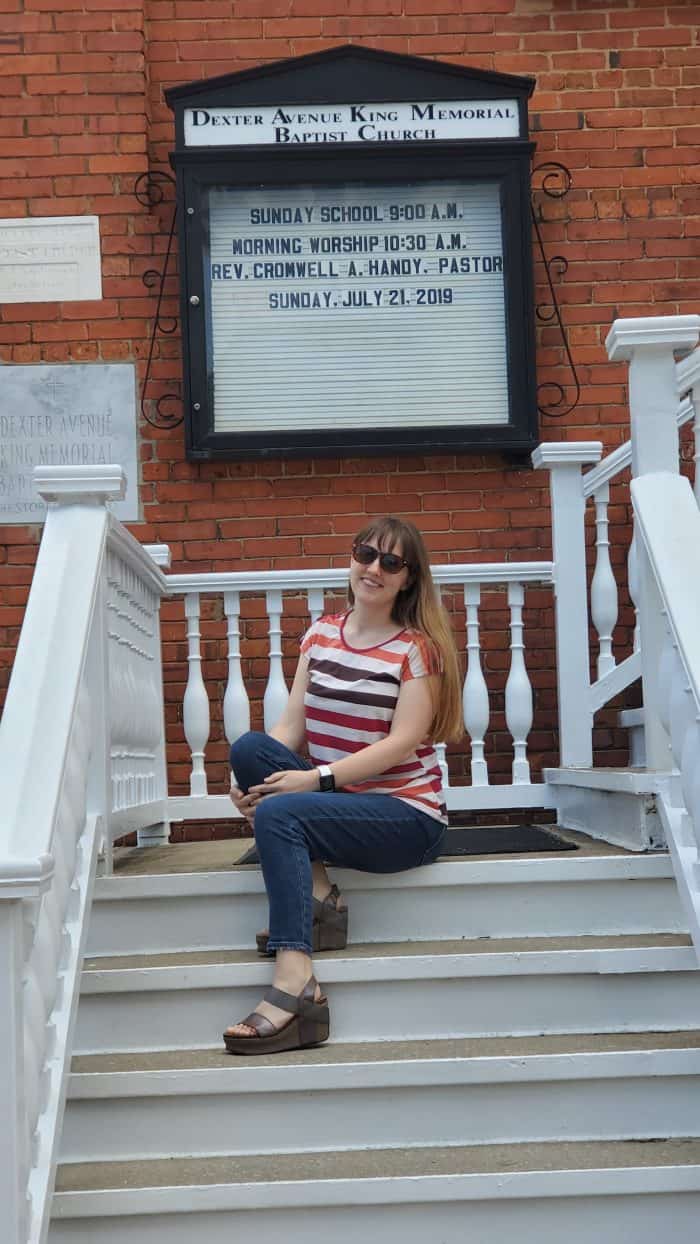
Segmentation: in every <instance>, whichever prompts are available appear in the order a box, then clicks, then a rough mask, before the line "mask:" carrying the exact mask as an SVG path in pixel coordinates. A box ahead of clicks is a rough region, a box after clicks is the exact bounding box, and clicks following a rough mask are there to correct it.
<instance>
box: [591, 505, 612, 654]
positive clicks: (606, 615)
mask: <svg viewBox="0 0 700 1244" xmlns="http://www.w3.org/2000/svg"><path fill="white" fill-rule="evenodd" d="M593 499H594V501H595V527H596V539H595V544H596V563H595V571H594V574H593V582H592V583H591V617H592V618H593V625H594V626H595V629H596V631H597V632H598V638H599V641H600V646H599V650H598V677H599V678H602V677H603V675H604V674H607V673H609V671H610V670H612V669H614V668H615V658H614V656H613V651H612V634H613V631H614V629H615V624H616V622H617V583H616V582H615V576H614V574H613V572H612V566H611V565H610V541H609V539H608V504H609V501H610V485H609V484H603V485H601V487H600V488H598V489H596V491H595V493H594V494H593Z"/></svg>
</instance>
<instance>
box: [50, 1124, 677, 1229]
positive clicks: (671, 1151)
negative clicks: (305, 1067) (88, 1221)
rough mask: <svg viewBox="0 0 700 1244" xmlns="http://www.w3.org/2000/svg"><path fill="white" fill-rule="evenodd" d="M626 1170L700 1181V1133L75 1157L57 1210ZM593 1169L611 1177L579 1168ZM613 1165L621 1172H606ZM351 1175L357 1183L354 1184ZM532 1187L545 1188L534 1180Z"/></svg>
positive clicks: (262, 1202) (606, 1185)
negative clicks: (284, 1151) (109, 1158)
mask: <svg viewBox="0 0 700 1244" xmlns="http://www.w3.org/2000/svg"><path fill="white" fill-rule="evenodd" d="M625 1171H627V1172H629V1174H630V1175H634V1176H635V1178H634V1179H633V1180H632V1181H630V1182H631V1184H632V1185H633V1186H634V1187H635V1189H636V1190H637V1191H639V1190H641V1188H642V1186H643V1187H644V1188H645V1189H646V1190H648V1191H650V1190H653V1188H654V1185H655V1184H656V1185H658V1186H660V1187H665V1186H668V1187H675V1188H678V1189H680V1188H685V1189H689V1188H692V1189H698V1188H700V1140H698V1139H689V1140H688V1139H676V1140H664V1139H659V1140H649V1141H604V1142H601V1141H573V1142H561V1141H558V1142H556V1143H551V1142H538V1143H534V1144H515V1145H456V1146H448V1147H440V1146H430V1147H427V1148H408V1149H367V1150H353V1151H342V1152H335V1153H294V1154H274V1155H270V1154H265V1155H260V1156H257V1155H256V1156H248V1157H238V1156H227V1157H209V1158H198V1159H186V1158H167V1159H153V1160H150V1161H144V1160H139V1161H135V1162H93V1163H68V1164H64V1165H62V1166H60V1167H59V1168H58V1173H57V1177H56V1194H55V1196H54V1216H56V1217H59V1218H60V1217H72V1216H81V1215H83V1214H84V1215H94V1214H98V1213H100V1212H105V1213H108V1214H109V1213H128V1212H129V1210H130V1207H131V1205H133V1206H134V1207H136V1206H137V1205H138V1212H140V1213H149V1212H152V1213H160V1212H162V1210H163V1209H164V1208H167V1210H168V1211H169V1212H171V1213H175V1212H183V1211H184V1212H187V1211H194V1210H196V1209H203V1208H210V1209H213V1208H224V1207H225V1206H229V1207H234V1206H235V1207H237V1208H244V1207H245V1208H254V1207H256V1206H265V1207H267V1208H272V1207H273V1206H275V1205H277V1206H281V1205H290V1206H292V1205H296V1206H300V1205H302V1204H306V1205H319V1204H324V1203H328V1204H333V1203H338V1200H339V1198H340V1197H342V1198H343V1199H344V1200H345V1203H347V1198H348V1197H349V1196H350V1197H352V1200H353V1202H354V1203H361V1202H365V1203H366V1202H367V1201H368V1200H370V1201H371V1200H374V1201H375V1202H376V1201H379V1200H382V1201H386V1200H392V1201H403V1200H408V1199H413V1200H420V1199H423V1196H424V1195H426V1194H427V1196H428V1198H429V1199H440V1200H442V1199H444V1197H445V1193H446V1192H449V1190H448V1189H447V1188H446V1187H445V1186H444V1183H445V1177H455V1176H456V1177H462V1179H460V1180H459V1184H460V1185H461V1187H460V1188H455V1186H454V1184H453V1185H452V1191H453V1195H454V1193H455V1192H457V1193H461V1195H462V1196H464V1195H466V1196H469V1189H468V1186H465V1182H464V1177H467V1179H468V1180H469V1179H471V1180H475V1181H476V1182H475V1187H474V1188H473V1190H472V1191H473V1194H476V1195H481V1196H483V1195H489V1193H488V1192H487V1191H486V1188H487V1187H488V1184H492V1185H496V1186H492V1187H491V1190H490V1195H495V1194H496V1191H498V1195H499V1196H501V1197H502V1196H504V1195H505V1196H514V1195H515V1196H518V1195H519V1196H522V1195H524V1194H525V1195H527V1193H524V1191H523V1187H522V1183H523V1179H522V1177H526V1176H528V1175H532V1176H537V1175H543V1174H545V1173H546V1174H547V1175H549V1176H551V1175H553V1174H554V1175H558V1176H563V1177H564V1178H563V1179H561V1181H560V1182H561V1189H560V1193H561V1192H562V1191H563V1189H565V1188H568V1189H572V1188H576V1187H577V1186H578V1187H580V1186H581V1184H582V1183H583V1186H585V1184H586V1182H588V1183H589V1186H590V1190H591V1191H595V1190H600V1191H604V1190H607V1191H608V1192H609V1191H612V1190H613V1189H615V1190H624V1185H625V1180H624V1178H620V1172H625ZM640 1171H643V1179H640V1178H639V1172H640ZM583 1172H588V1173H589V1174H591V1175H598V1176H599V1177H600V1176H603V1178H602V1179H601V1178H598V1179H597V1180H589V1181H585V1180H584V1181H581V1180H580V1179H576V1178H575V1176H577V1175H580V1174H581V1173H583ZM606 1174H607V1175H608V1176H613V1177H614V1178H613V1179H610V1178H608V1179H605V1178H604V1176H605V1175H606ZM518 1175H519V1176H521V1180H519V1181H518V1180H517V1176H518ZM504 1176H508V1178H507V1180H504V1178H503V1177H504ZM566 1176H569V1177H570V1178H566ZM664 1176H665V1177H664ZM571 1177H573V1178H571ZM348 1181H353V1183H354V1185H355V1186H354V1187H353V1190H352V1192H350V1191H349V1190H348V1187H347V1184H348ZM525 1182H534V1187H535V1188H536V1186H537V1183H538V1182H539V1183H544V1186H546V1187H549V1188H550V1189H551V1188H552V1187H553V1184H552V1180H551V1178H549V1179H547V1180H546V1181H538V1180H535V1181H527V1180H525ZM518 1184H520V1187H518ZM339 1185H343V1187H342V1188H340V1187H339ZM178 1190H180V1191H179V1193H178ZM197 1191H199V1192H200V1195H199V1196H198V1195H196V1193H197ZM207 1192H209V1193H210V1195H209V1196H207V1195H206V1193H207ZM202 1193H204V1195H201V1194H202ZM532 1194H534V1195H537V1193H536V1192H535V1191H534V1188H533V1193H532ZM550 1195H552V1192H550ZM449 1199H453V1198H452V1197H449Z"/></svg>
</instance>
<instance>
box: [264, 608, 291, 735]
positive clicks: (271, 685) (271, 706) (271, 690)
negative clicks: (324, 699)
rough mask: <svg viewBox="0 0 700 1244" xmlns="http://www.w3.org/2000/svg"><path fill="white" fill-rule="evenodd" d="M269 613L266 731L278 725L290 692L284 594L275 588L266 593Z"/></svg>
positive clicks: (265, 708) (265, 707)
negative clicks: (286, 674) (285, 655)
mask: <svg viewBox="0 0 700 1244" xmlns="http://www.w3.org/2000/svg"><path fill="white" fill-rule="evenodd" d="M265 600H266V603H267V612H268V617H269V619H270V673H269V677H268V680H267V687H266V688H265V697H264V699H263V713H264V718H265V729H266V730H271V729H272V727H273V726H274V725H276V724H277V722H278V721H279V719H280V717H281V716H282V713H283V712H284V710H285V708H286V707H287V701H288V699H289V691H288V690H287V684H286V682H285V681H284V670H283V669H282V627H281V620H282V592H281V590H280V589H279V588H275V589H273V590H272V591H270V592H266V593H265Z"/></svg>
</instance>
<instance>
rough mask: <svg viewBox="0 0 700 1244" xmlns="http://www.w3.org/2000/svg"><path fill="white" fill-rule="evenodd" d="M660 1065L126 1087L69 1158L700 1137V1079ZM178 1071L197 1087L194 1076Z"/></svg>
mask: <svg viewBox="0 0 700 1244" xmlns="http://www.w3.org/2000/svg"><path fill="white" fill-rule="evenodd" d="M633 1057H634V1056H633V1055H630V1056H629V1058H630V1060H632V1059H633ZM696 1061H697V1060H696ZM661 1066H662V1063H661V1062H659V1066H658V1068H657V1071H656V1074H654V1072H653V1071H649V1072H647V1075H648V1077H649V1078H647V1079H644V1078H643V1077H642V1076H640V1077H639V1078H629V1079H616V1080H611V1079H581V1080H573V1081H572V1080H568V1081H566V1080H554V1081H551V1080H550V1081H547V1080H544V1081H542V1080H539V1079H538V1080H535V1081H534V1082H533V1081H529V1082H526V1083H481V1084H464V1083H454V1082H452V1083H444V1084H430V1085H420V1084H406V1085H402V1086H397V1087H392V1086H386V1087H383V1088H361V1087H356V1086H355V1085H351V1084H350V1079H352V1078H355V1079H358V1080H359V1079H360V1078H361V1071H362V1069H361V1068H355V1069H352V1071H353V1076H352V1077H343V1080H345V1081H347V1084H346V1088H345V1089H342V1088H335V1089H328V1090H326V1091H320V1090H318V1089H316V1090H315V1091H314V1092H313V1093H310V1092H309V1090H308V1089H305V1090H301V1091H298V1092H296V1091H291V1092H284V1093H280V1092H275V1091H274V1090H273V1091H270V1092H252V1093H235V1092H227V1091H226V1088H225V1085H224V1084H223V1083H222V1088H221V1091H220V1092H219V1093H208V1094H199V1095H198V1094H196V1093H192V1095H177V1096H172V1097H166V1096H162V1097H161V1096H158V1097H142V1098H138V1097H133V1096H129V1092H130V1088H129V1085H128V1084H124V1085H123V1086H122V1092H123V1097H121V1098H108V1099H105V1098H101V1099H98V1100H77V1101H76V1100H72V1101H70V1102H69V1103H68V1107H67V1110H66V1116H65V1123H64V1128H63V1136H62V1142H61V1156H60V1161H62V1162H90V1161H110V1160H119V1159H124V1160H129V1159H133V1158H159V1157H170V1156H172V1155H174V1156H183V1157H203V1156H210V1155H217V1154H218V1155H222V1154H255V1153H271V1154H273V1153H275V1152H277V1153H283V1152H284V1153H290V1152H298V1151H300V1150H303V1149H314V1150H324V1149H329V1150H342V1149H353V1148H355V1149H364V1148H366V1147H367V1145H368V1143H369V1144H371V1145H372V1146H374V1147H380V1148H381V1147H385V1148H390V1147H395V1146H397V1147H401V1146H404V1145H406V1144H407V1143H410V1144H412V1145H464V1144H467V1145H472V1144H501V1143H503V1144H508V1143H513V1142H516V1141H532V1140H591V1139H610V1140H615V1139H647V1138H650V1137H656V1136H658V1134H659V1123H660V1120H663V1135H664V1137H679V1138H680V1137H689V1136H698V1135H700V1075H697V1074H696V1075H695V1076H691V1075H673V1076H668V1075H665V1076H664V1075H660V1074H659V1070H660V1068H661ZM346 1070H347V1069H346ZM179 1074H180V1075H181V1076H182V1077H183V1078H184V1077H187V1076H188V1074H189V1077H190V1085H191V1084H192V1073H187V1072H181V1073H179ZM418 1077H419V1072H418V1071H416V1073H415V1078H416V1079H418ZM445 1078H447V1077H445ZM183 1082H184V1080H183ZM132 1084H133V1081H132ZM348 1087H351V1088H352V1091H347V1088H348ZM131 1091H133V1088H132V1090H131ZM105 1119H108V1120H109V1127H108V1128H106V1127H105Z"/></svg>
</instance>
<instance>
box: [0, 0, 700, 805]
mask: <svg viewBox="0 0 700 1244" xmlns="http://www.w3.org/2000/svg"><path fill="white" fill-rule="evenodd" d="M0 31H1V33H0V40H1V42H0V96H1V101H0V216H2V217H22V216H25V215H30V216H43V215H45V216H49V215H69V214H81V213H94V214H97V215H99V217H100V229H101V237H102V254H103V292H104V297H103V300H102V301H101V302H94V303H47V304H31V305H26V306H24V305H17V304H15V305H10V306H5V307H4V308H2V309H1V310H0V360H1V361H2V362H3V363H32V362H64V361H66V362H67V361H90V360H98V359H99V360H102V361H113V360H119V361H122V360H133V361H136V363H137V365H138V368H139V372H140V374H141V375H143V370H144V366H145V363H144V360H145V355H146V353H147V349H148V340H149V333H150V328H151V323H152V317H153V314H154V309H155V298H154V294H153V292H152V291H149V290H148V289H147V288H146V287H145V286H144V284H143V282H142V276H143V274H144V272H145V271H146V270H147V269H149V268H152V267H154V266H158V263H159V262H162V255H163V251H164V247H165V244H166V235H167V228H168V226H169V219H170V212H171V206H170V204H169V203H165V204H163V205H161V207H160V208H157V209H155V210H153V211H149V210H148V209H147V208H145V207H141V206H139V204H138V203H137V202H136V200H135V198H134V195H133V185H134V181H135V178H136V177H137V176H138V174H139V173H141V172H143V171H145V170H146V169H147V168H149V167H151V168H167V167H168V164H167V159H168V152H169V151H170V149H171V147H172V145H173V133H172V114H171V113H170V110H169V109H168V108H167V107H166V106H165V104H164V102H163V90H164V88H166V87H168V86H170V85H174V84H176V83H182V82H187V81H190V80H193V79H197V78H201V77H207V76H214V75H216V74H221V73H224V72H228V71H232V70H237V69H244V68H248V67H251V66H253V65H256V64H259V63H261V62H263V61H266V60H274V59H277V58H280V57H287V56H294V55H299V54H303V53H307V52H312V51H318V50H321V49H323V48H328V47H332V46H334V45H336V44H338V43H344V42H349V41H351V42H355V43H361V44H366V45H368V46H373V47H382V48H386V49H389V50H392V51H397V52H406V53H411V54H415V55H419V56H428V57H436V58H441V59H446V60H451V61H455V62H457V63H459V64H464V65H473V66H478V67H481V68H485V69H495V70H499V71H503V72H507V73H516V74H528V75H533V76H534V77H536V79H537V90H536V93H535V95H534V97H533V100H532V101H531V119H532V132H533V136H534V138H535V139H536V141H537V144H538V153H537V159H538V160H545V159H547V158H553V159H559V160H562V161H563V162H564V163H565V164H567V165H568V166H569V168H570V169H571V171H572V173H573V177H574V189H573V190H572V192H571V193H570V195H569V196H568V198H567V199H566V200H564V201H562V202H560V203H557V202H553V201H550V200H545V199H544V198H543V197H542V196H538V202H539V203H540V205H541V216H542V226H541V227H542V232H543V237H544V240H545V244H546V246H547V248H548V250H549V252H550V253H556V252H560V253H562V254H564V255H565V256H566V258H567V260H568V262H569V269H568V272H567V273H566V276H565V278H564V279H563V281H562V282H561V283H560V285H559V290H558V293H559V297H560V301H561V303H562V308H563V316H564V319H565V322H566V325H567V328H568V333H569V341H570V345H571V349H572V353H573V357H574V360H575V363H576V366H577V368H578V373H579V378H580V381H581V385H582V394H581V400H580V402H579V404H578V407H577V409H576V411H575V413H573V414H572V415H571V416H569V417H568V418H566V419H565V420H563V421H556V420H553V419H545V420H543V423H542V426H541V435H542V438H543V439H550V440H551V439H559V438H566V439H587V438H588V439H592V438H594V437H595V438H600V439H602V440H603V441H604V442H605V444H606V446H607V447H608V448H613V447H614V446H616V445H617V444H619V442H620V441H621V440H623V439H625V437H626V427H627V421H626V411H625V397H626V395H625V372H624V368H623V367H621V366H618V365H610V364H608V363H607V362H606V359H605V353H604V350H603V348H602V341H603V338H604V336H605V334H606V332H607V330H608V328H609V325H610V322H611V320H612V319H613V317H614V316H615V315H646V314H674V313H683V312H693V311H697V310H698V305H697V278H698V276H699V275H700V243H699V242H698V237H699V236H700V191H699V190H698V185H697V161H698V137H699V136H700V125H698V122H697V104H698V100H699V98H700V44H699V42H698V23H697V4H696V3H695V0H689V2H688V3H681V2H677V3H675V4H663V3H658V2H657V0H629V2H628V0H617V2H613V0H0ZM537 279H538V290H537V294H538V300H544V299H545V298H546V290H545V288H544V285H543V273H542V269H541V265H539V264H538V266H537ZM176 289H177V285H176V279H175V278H173V279H172V282H171V286H170V291H169V292H170V294H171V295H172V296H171V297H170V299H169V301H168V302H167V303H166V305H165V307H164V311H165V312H166V313H167V312H169V311H172V312H173V314H177V311H178V306H177V298H176ZM179 371H180V355H179V341H178V339H177V337H176V336H173V337H161V338H160V339H159V342H158V348H157V354H156V359H155V366H154V372H153V376H154V387H153V396H154V397H157V396H158V394H159V393H164V392H167V391H168V390H170V389H171V388H172V382H173V381H174V380H175V381H176V380H177V378H178V376H179ZM538 379H539V380H540V381H547V380H551V381H561V382H562V383H564V384H567V383H568V381H569V377H568V373H567V370H566V367H565V358H564V354H563V351H562V348H561V342H560V340H559V337H558V333H557V331H556V330H555V329H554V328H553V327H542V328H540V331H539V339H538ZM141 458H142V472H143V475H142V489H141V492H142V500H143V506H144V511H143V512H144V519H145V521H144V522H143V523H139V524H134V525H133V530H134V532H135V534H136V535H137V536H138V537H139V538H140V539H143V540H148V541H151V540H153V541H156V540H157V541H160V542H165V543H168V544H169V545H170V546H171V548H172V551H173V559H174V564H175V568H176V569H178V570H190V571H206V570H211V569H222V568H225V567H229V568H243V567H248V568H253V567H259V568H271V567H284V566H297V565H299V564H300V563H302V562H303V564H304V565H313V566H322V565H325V564H328V563H329V562H330V561H342V560H343V559H344V558H345V557H346V556H347V549H348V543H349V538H350V536H351V534H352V533H353V532H354V531H355V530H356V529H357V527H358V526H359V525H360V524H361V522H362V521H363V518H364V516H365V515H367V514H372V513H377V512H382V511H396V512H398V513H401V514H405V515H408V516H410V517H412V518H413V519H414V520H415V521H416V522H417V523H418V525H419V526H420V527H421V529H422V530H423V531H424V533H425V536H426V541H427V544H428V546H429V548H430V550H431V552H432V553H433V555H434V557H435V559H436V560H451V561H458V560H498V559H501V558H513V559H522V558H530V557H532V558H538V557H543V556H547V554H548V550H549V547H550V537H549V511H548V495H547V490H546V487H545V481H543V479H541V478H540V476H539V475H538V474H535V473H533V472H532V471H531V470H529V469H527V468H523V467H516V466H513V465H509V464H508V463H506V462H505V461H504V460H503V459H502V458H501V457H499V456H497V455H492V456H483V455H473V454H469V455H467V454H465V455H441V456H439V457H435V456H425V457H423V456H421V457H410V458H406V457H396V458H393V457H389V458H383V459H381V460H379V459H372V458H368V459H361V460H360V459H357V460H354V459H344V460H342V461H332V460H329V459H322V460H320V459H319V460H315V461H313V460H309V461H290V462H282V461H279V462H265V463H250V462H244V463H241V462H230V463H216V464H192V463H188V462H186V461H185V459H184V453H183V433H182V429H181V428H180V429H175V430H170V431H164V430H155V429H153V428H151V427H149V426H148V425H146V424H145V423H144V424H143V425H142V427H141ZM625 516H626V502H625V497H624V493H623V492H622V491H621V490H618V491H617V492H616V493H615V495H614V505H613V508H612V511H611V517H613V518H614V519H618V520H623V521H624V519H625ZM39 534H40V533H39V530H38V529H37V528H26V527H19V526H9V527H0V678H3V677H4V682H5V683H6V681H7V674H8V671H9V667H10V665H11V661H12V656H13V652H14V647H15V644H16V639H17V634H18V628H19V625H20V623H21V618H22V613H23V606H24V603H25V600H26V595H27V591H28V586H29V582H30V578H31V573H32V566H33V563H34V558H35V554H36V544H37V539H38V536H39ZM613 553H614V557H615V559H616V560H617V561H618V562H621V561H622V559H623V557H624V548H623V545H622V542H621V541H618V542H617V543H616V544H615V546H614V549H613ZM455 608H456V609H457V614H456V623H457V625H458V628H459V629H460V631H461V628H462V622H463V620H462V617H461V613H460V612H459V609H458V606H457V604H455ZM255 609H256V607H255V605H254V604H253V603H251V606H250V616H249V617H248V619H247V622H246V626H247V637H246V643H247V644H248V645H249V647H248V648H247V649H245V651H246V654H247V655H246V660H247V661H248V662H250V665H249V673H251V675H253V676H257V675H258V674H259V669H258V666H259V663H260V651H261V637H260V634H259V631H260V627H261V625H262V623H261V620H260V618H259V617H258V618H256V617H255V616H253V615H254V613H255ZM493 618H494V621H493V627H492V628H491V630H490V631H489V627H488V626H487V627H486V638H485V643H486V646H487V648H488V654H487V659H488V662H489V664H490V668H491V669H492V671H493V674H494V677H495V678H498V677H499V674H498V670H499V667H500V665H502V662H503V659H504V654H503V651H502V646H503V634H502V622H503V610H502V601H501V602H500V603H499V602H498V601H497V600H496V601H495V602H494V614H493ZM485 621H486V622H488V621H489V611H488V609H487V610H486V613H485ZM526 621H527V623H528V626H529V629H530V634H531V636H533V637H535V636H536V640H535V643H534V645H533V648H532V650H531V651H529V655H528V661H529V664H530V669H531V672H532V674H533V681H534V682H535V685H536V690H537V718H536V729H535V734H534V736H533V743H534V751H535V752H536V753H538V754H539V755H540V756H542V757H544V758H545V759H550V760H551V759H552V757H553V754H554V734H553V724H552V718H553V711H554V708H553V706H554V692H553V677H552V671H551V663H552V656H551V611H550V608H549V598H548V597H547V596H546V594H545V595H543V594H538V595H531V596H530V598H529V606H528V611H527V614H526ZM629 623H630V612H629V609H627V610H626V611H625V612H624V613H623V618H622V625H621V629H620V632H619V636H618V637H619V638H620V639H622V640H623V642H624V641H629ZM301 625H302V620H301V618H300V617H297V618H295V614H294V612H293V611H290V614H289V617H288V620H287V623H286V626H287V631H288V635H287V639H286V642H287V646H288V650H289V651H290V653H291V652H292V650H293V647H294V643H293V636H294V634H295V633H296V632H298V630H299V627H300V626H301ZM164 629H165V638H166V649H165V653H166V661H167V670H166V673H167V677H168V695H169V705H168V715H169V718H170V722H171V724H170V729H171V732H172V761H173V777H174V779H176V780H178V779H183V778H184V776H185V769H186V749H185V745H184V744H183V743H182V738H181V724H180V722H179V711H180V710H179V702H178V697H180V699H181V691H182V678H183V674H184V665H183V660H184V648H183V639H182V628H181V611H180V607H179V606H176V605H173V604H168V605H167V606H166V608H165V614H164ZM222 634H223V622H222V619H221V614H220V607H219V606H218V605H217V604H216V603H212V605H211V607H210V608H209V614H208V618H207V623H206V637H207V638H206V642H207V649H206V657H207V662H208V665H207V669H208V673H209V674H210V675H211V676H212V678H213V680H214V683H215V686H220V683H221V680H222V679H223V677H224V675H225V667H224V663H223V658H222V649H221V639H222ZM489 635H491V638H489ZM256 662H257V665H256ZM501 681H502V680H501ZM217 694H218V692H217ZM219 716H220V713H219ZM215 729H216V730H217V731H218V733H219V735H220V725H219V724H215ZM597 742H598V743H599V745H600V746H601V747H606V746H611V747H612V748H613V750H612V751H609V752H608V753H607V755H608V761H610V760H613V759H614V760H618V761H621V760H623V759H624V752H623V750H622V748H623V741H622V740H621V738H620V737H619V735H618V734H617V733H616V731H615V729H614V717H613V716H612V715H611V714H608V715H607V716H606V717H604V718H603V719H601V724H600V729H599V732H598V736H597ZM501 744H502V758H501V767H503V766H505V764H506V761H507V750H508V749H507V739H505V736H504V735H503V736H502V737H501V738H500V741H499V739H497V740H496V747H497V750H499V751H500V750H501ZM210 760H211V775H212V777H213V778H214V780H215V782H222V781H224V779H225V746H224V745H223V743H222V742H221V741H218V742H217V741H216V740H215V741H214V743H213V745H212V748H211V752H210Z"/></svg>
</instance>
